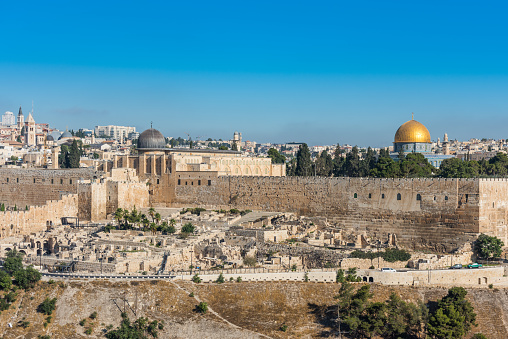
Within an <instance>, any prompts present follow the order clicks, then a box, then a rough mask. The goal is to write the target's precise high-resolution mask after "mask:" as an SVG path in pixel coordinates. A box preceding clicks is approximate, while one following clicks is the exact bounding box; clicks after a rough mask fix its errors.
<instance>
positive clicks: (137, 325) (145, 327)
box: [106, 313, 164, 339]
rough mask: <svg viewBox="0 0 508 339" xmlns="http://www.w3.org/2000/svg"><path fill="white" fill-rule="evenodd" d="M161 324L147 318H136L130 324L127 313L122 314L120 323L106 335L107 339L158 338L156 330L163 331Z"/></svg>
mask: <svg viewBox="0 0 508 339" xmlns="http://www.w3.org/2000/svg"><path fill="white" fill-rule="evenodd" d="M163 328H164V326H163V324H162V322H161V323H159V322H157V321H156V320H154V321H149V320H148V318H138V319H137V320H136V321H134V322H133V323H131V321H130V319H129V317H128V316H127V313H122V322H121V323H120V326H118V327H117V328H116V329H114V330H112V331H109V332H108V333H106V338H108V339H145V338H147V335H149V336H151V337H152V338H157V337H158V330H161V329H163Z"/></svg>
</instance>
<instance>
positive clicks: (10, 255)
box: [4, 249, 23, 275]
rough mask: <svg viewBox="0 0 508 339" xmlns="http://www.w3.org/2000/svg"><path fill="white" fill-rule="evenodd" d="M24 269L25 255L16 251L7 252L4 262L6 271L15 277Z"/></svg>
mask: <svg viewBox="0 0 508 339" xmlns="http://www.w3.org/2000/svg"><path fill="white" fill-rule="evenodd" d="M22 269H23V253H21V252H18V251H16V250H15V249H14V250H12V251H9V252H7V258H6V259H5V261H4V270H5V271H6V272H7V273H9V274H10V275H13V274H14V273H16V272H17V271H20V270H22Z"/></svg>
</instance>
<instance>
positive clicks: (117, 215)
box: [114, 208, 123, 223]
mask: <svg viewBox="0 0 508 339" xmlns="http://www.w3.org/2000/svg"><path fill="white" fill-rule="evenodd" d="M114 218H115V220H116V222H117V223H120V221H121V220H122V219H123V209H121V208H117V209H116V211H115V217H114Z"/></svg>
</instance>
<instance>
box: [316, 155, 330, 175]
mask: <svg viewBox="0 0 508 339" xmlns="http://www.w3.org/2000/svg"><path fill="white" fill-rule="evenodd" d="M314 166H316V175H319V176H323V177H329V176H331V175H332V173H333V159H332V156H331V155H329V154H328V152H326V151H323V152H321V154H320V155H319V157H317V158H316V161H315V163H314Z"/></svg>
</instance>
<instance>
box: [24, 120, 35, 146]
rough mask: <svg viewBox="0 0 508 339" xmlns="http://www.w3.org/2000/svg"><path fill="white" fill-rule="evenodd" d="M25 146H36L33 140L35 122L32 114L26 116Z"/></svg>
mask: <svg viewBox="0 0 508 339" xmlns="http://www.w3.org/2000/svg"><path fill="white" fill-rule="evenodd" d="M25 145H27V146H36V145H37V143H36V140H35V120H34V118H33V116H32V113H30V114H28V118H27V119H26V122H25Z"/></svg>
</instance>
